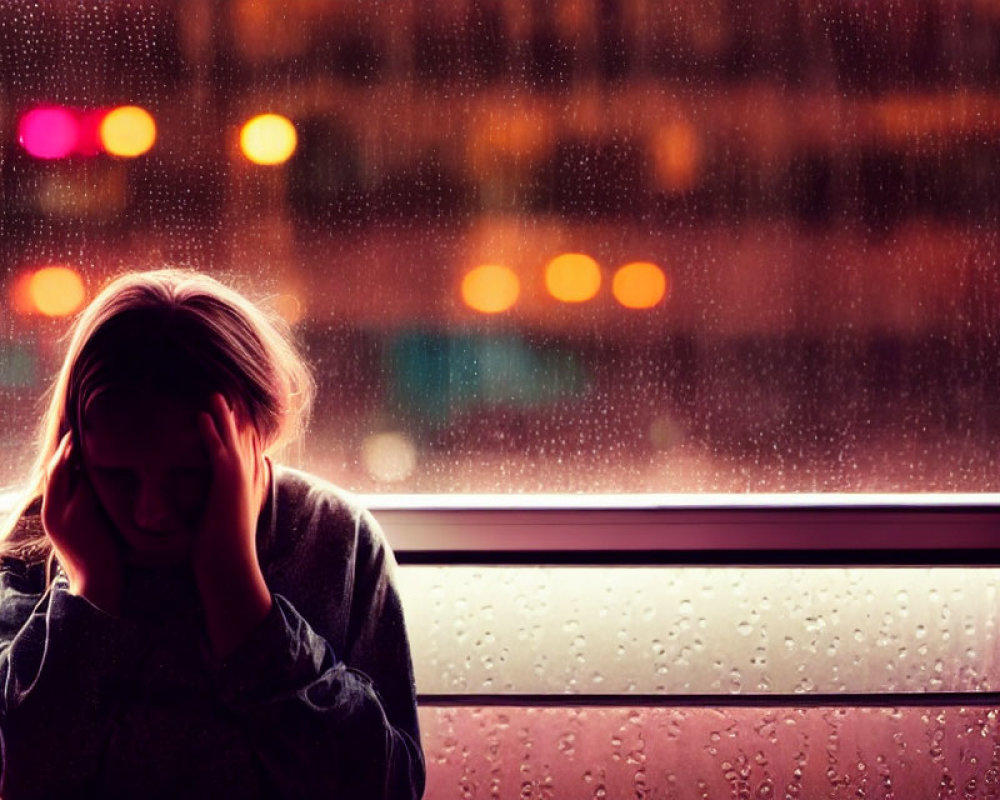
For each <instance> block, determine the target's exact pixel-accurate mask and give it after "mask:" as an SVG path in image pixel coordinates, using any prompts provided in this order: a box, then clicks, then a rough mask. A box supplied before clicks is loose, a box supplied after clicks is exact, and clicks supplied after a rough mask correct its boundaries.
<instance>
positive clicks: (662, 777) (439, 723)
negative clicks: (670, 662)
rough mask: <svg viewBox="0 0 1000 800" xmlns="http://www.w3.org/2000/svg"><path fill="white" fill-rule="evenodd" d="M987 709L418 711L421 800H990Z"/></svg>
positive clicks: (997, 730) (994, 761) (995, 773)
mask: <svg viewBox="0 0 1000 800" xmlns="http://www.w3.org/2000/svg"><path fill="white" fill-rule="evenodd" d="M997 716H998V709H996V708H940V707H934V706H928V707H907V708H791V707H790V708H763V709H762V708H739V709H732V708H727V709H711V708H707V709H672V708H636V707H633V708H627V707H626V708H594V707H564V708H525V707H511V708H483V707H476V708H473V707H462V708H449V709H443V708H424V709H421V714H420V722H421V726H422V728H423V731H424V732H425V734H426V736H427V738H428V739H429V741H431V742H433V744H432V745H431V746H430V747H429V748H428V750H427V753H426V756H427V762H428V765H429V771H428V776H429V779H428V786H427V794H426V797H427V800H440V799H443V798H452V797H459V798H471V797H490V798H501V797H503V798H506V797H519V798H524V800H551V799H552V798H562V797H571V798H579V800H590V799H591V798H593V800H601V799H602V798H618V797H633V798H646V800H651V799H652V798H663V800H716V798H741V799H742V798H746V799H747V800H774V799H775V798H791V800H797V798H802V800H806V798H819V797H824V798H843V799H844V800H847V798H894V797H895V798H932V797H941V798H944V797H956V798H958V797H961V798H995V797H998V796H1000V723H998V719H997Z"/></svg>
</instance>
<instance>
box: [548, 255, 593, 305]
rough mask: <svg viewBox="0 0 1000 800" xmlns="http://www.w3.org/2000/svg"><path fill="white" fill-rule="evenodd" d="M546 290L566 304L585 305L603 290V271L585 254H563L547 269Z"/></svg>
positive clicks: (554, 259)
mask: <svg viewBox="0 0 1000 800" xmlns="http://www.w3.org/2000/svg"><path fill="white" fill-rule="evenodd" d="M545 288H547V289H548V290H549V294H551V295H552V296H553V297H554V298H556V299H557V300H561V301H562V302H564V303H583V302H585V301H587V300H590V299H591V298H592V297H593V296H594V295H596V294H597V292H598V290H599V289H600V288H601V269H600V267H599V266H598V265H597V262H596V261H594V259H592V258H591V257H590V256H587V255H584V254H583V253H563V254H562V255H560V256H556V257H555V258H553V259H552V260H551V261H550V262H549V264H548V266H547V267H546V268H545Z"/></svg>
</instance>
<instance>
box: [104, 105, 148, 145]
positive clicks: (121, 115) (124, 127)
mask: <svg viewBox="0 0 1000 800" xmlns="http://www.w3.org/2000/svg"><path fill="white" fill-rule="evenodd" d="M100 135H101V144H102V145H104V149H105V150H106V151H107V152H108V153H110V154H111V155H113V156H120V157H122V158H136V157H137V156H141V155H143V154H144V153H148V152H149V150H150V149H151V148H152V147H153V144H154V143H155V142H156V122H155V121H154V120H153V117H152V115H151V114H150V113H149V112H148V111H146V110H145V109H144V108H139V106H120V107H119V108H115V109H112V110H111V111H109V112H108V113H107V115H105V117H104V119H103V120H102V121H101V128H100Z"/></svg>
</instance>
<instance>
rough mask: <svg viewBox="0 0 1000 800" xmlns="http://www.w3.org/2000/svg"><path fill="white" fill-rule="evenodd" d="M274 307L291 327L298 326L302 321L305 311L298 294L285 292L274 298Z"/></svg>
mask: <svg viewBox="0 0 1000 800" xmlns="http://www.w3.org/2000/svg"><path fill="white" fill-rule="evenodd" d="M274 307H275V310H276V311H277V312H278V314H279V315H280V316H281V318H282V319H284V320H285V322H287V323H288V324H289V325H296V324H298V323H299V322H301V321H302V317H303V315H304V314H305V309H304V308H303V306H302V300H301V299H300V298H299V296H298V295H297V294H294V293H292V292H283V293H282V294H279V295H278V296H277V297H276V298H274Z"/></svg>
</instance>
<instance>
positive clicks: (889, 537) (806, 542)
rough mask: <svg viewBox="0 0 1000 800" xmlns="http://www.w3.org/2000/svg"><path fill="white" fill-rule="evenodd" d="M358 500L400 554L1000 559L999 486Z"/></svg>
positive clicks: (420, 558)
mask: <svg viewBox="0 0 1000 800" xmlns="http://www.w3.org/2000/svg"><path fill="white" fill-rule="evenodd" d="M359 499H360V500H361V502H362V504H363V505H365V506H366V507H367V508H368V509H369V510H371V511H372V512H373V514H374V515H375V517H376V519H377V520H378V521H379V522H380V524H381V525H382V527H383V528H384V529H385V531H386V535H387V538H388V539H389V542H390V544H391V546H392V548H393V550H394V552H395V554H396V557H397V560H398V561H399V562H400V563H404V564H405V563H420V564H594V565H600V564H606V565H622V566H624V565H630V564H677V565H684V564H690V565H733V566H736V565H743V566H865V565H868V566H929V567H933V566H968V567H977V566H995V565H1000V494H942V495H937V494H926V495H917V494H913V495H890V494H871V495H861V494H857V495H837V494H799V495H527V496H525V495H454V496H449V495H381V494H366V495H359Z"/></svg>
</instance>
